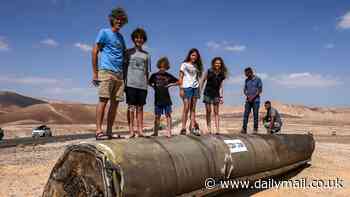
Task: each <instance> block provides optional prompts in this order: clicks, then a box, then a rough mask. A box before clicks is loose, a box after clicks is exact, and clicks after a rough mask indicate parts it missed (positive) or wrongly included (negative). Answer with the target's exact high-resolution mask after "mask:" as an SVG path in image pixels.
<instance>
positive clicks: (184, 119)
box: [182, 99, 189, 130]
mask: <svg viewBox="0 0 350 197" xmlns="http://www.w3.org/2000/svg"><path fill="white" fill-rule="evenodd" d="M183 103H184V104H183V110H182V129H185V130H186V124H187V118H188V111H189V100H188V99H183Z"/></svg>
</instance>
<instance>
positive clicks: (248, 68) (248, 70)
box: [244, 67, 253, 72]
mask: <svg viewBox="0 0 350 197" xmlns="http://www.w3.org/2000/svg"><path fill="white" fill-rule="evenodd" d="M244 72H253V69H252V67H247V68H245V69H244Z"/></svg>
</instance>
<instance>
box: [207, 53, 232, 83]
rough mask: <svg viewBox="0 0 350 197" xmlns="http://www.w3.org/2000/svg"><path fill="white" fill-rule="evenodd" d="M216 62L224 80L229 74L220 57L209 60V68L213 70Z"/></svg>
mask: <svg viewBox="0 0 350 197" xmlns="http://www.w3.org/2000/svg"><path fill="white" fill-rule="evenodd" d="M217 60H219V61H220V62H221V69H220V72H221V73H223V74H224V76H225V78H227V77H228V74H229V73H228V69H227V66H226V64H225V62H224V60H223V59H222V57H214V58H213V60H211V68H212V69H213V70H214V64H215V61H217Z"/></svg>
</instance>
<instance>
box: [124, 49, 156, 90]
mask: <svg viewBox="0 0 350 197" xmlns="http://www.w3.org/2000/svg"><path fill="white" fill-rule="evenodd" d="M126 56H127V62H126V64H127V65H126V87H132V88H138V89H143V90H147V81H148V79H147V76H148V67H149V66H150V57H149V55H148V53H147V52H146V51H142V50H138V49H136V48H132V49H128V50H127V52H126Z"/></svg>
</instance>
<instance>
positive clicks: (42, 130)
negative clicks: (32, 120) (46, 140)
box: [32, 125, 52, 138]
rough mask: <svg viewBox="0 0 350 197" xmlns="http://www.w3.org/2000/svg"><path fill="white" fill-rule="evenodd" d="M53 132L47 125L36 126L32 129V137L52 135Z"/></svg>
mask: <svg viewBox="0 0 350 197" xmlns="http://www.w3.org/2000/svg"><path fill="white" fill-rule="evenodd" d="M51 136H52V132H51V129H50V127H47V126H46V125H41V126H39V127H36V128H34V129H33V131H32V137H34V138H36V137H51Z"/></svg>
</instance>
